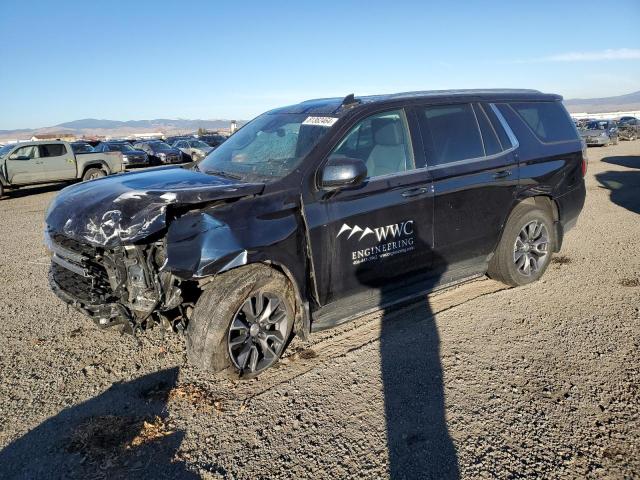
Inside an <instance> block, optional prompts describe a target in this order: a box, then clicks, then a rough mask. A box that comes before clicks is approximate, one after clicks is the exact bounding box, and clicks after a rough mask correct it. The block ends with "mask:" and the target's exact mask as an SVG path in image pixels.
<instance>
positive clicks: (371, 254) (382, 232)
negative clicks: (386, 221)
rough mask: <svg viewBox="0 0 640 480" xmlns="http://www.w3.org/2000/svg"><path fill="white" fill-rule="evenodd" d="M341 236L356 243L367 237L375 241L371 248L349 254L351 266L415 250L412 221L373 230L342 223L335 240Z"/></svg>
mask: <svg viewBox="0 0 640 480" xmlns="http://www.w3.org/2000/svg"><path fill="white" fill-rule="evenodd" d="M341 235H342V236H343V238H345V239H346V240H349V239H350V238H351V237H354V238H356V239H357V241H358V242H361V241H362V240H364V239H365V238H367V236H368V235H371V237H369V238H371V239H374V238H375V239H376V240H377V243H376V244H375V245H373V246H370V247H366V248H362V249H358V250H353V251H352V252H351V261H352V263H353V265H358V264H360V263H364V262H370V261H373V260H381V259H384V258H388V257H391V256H393V255H398V254H401V253H408V252H411V251H412V250H414V249H415V234H414V229H413V220H406V221H404V222H399V223H394V224H391V225H385V226H383V227H374V228H370V227H364V228H362V227H360V226H359V225H354V226H353V227H351V226H349V225H347V224H346V223H343V224H342V227H340V231H338V235H336V238H339V237H340V236H341Z"/></svg>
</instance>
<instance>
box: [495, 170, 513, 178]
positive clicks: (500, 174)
mask: <svg viewBox="0 0 640 480" xmlns="http://www.w3.org/2000/svg"><path fill="white" fill-rule="evenodd" d="M509 175H511V170H500V171H499V172H496V173H495V174H494V175H493V178H507V177H508V176H509Z"/></svg>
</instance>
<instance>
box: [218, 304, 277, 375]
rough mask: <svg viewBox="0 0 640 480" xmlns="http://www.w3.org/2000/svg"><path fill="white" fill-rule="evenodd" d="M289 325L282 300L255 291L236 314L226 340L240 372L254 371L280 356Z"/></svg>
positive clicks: (261, 369)
mask: <svg viewBox="0 0 640 480" xmlns="http://www.w3.org/2000/svg"><path fill="white" fill-rule="evenodd" d="M287 327H288V318H287V310H286V307H285V303H284V300H282V299H281V298H280V297H279V296H277V295H275V294H272V293H263V292H256V293H254V294H252V295H251V296H250V297H249V298H247V299H246V300H245V302H244V303H243V304H242V306H241V307H240V309H239V310H238V311H237V313H236V314H235V316H234V318H233V320H232V322H231V326H230V327H229V334H228V337H227V344H228V349H229V357H230V358H231V361H232V362H233V364H234V366H235V367H236V368H237V369H238V370H240V372H241V374H257V373H259V372H261V371H263V370H265V369H266V368H268V367H270V366H271V365H273V364H274V363H275V362H276V360H277V359H278V358H279V357H280V354H281V353H282V349H283V348H284V344H285V341H286V334H287Z"/></svg>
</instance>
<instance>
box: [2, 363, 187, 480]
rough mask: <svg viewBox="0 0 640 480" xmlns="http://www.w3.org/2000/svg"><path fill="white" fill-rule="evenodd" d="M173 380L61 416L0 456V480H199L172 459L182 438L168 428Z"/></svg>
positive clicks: (108, 394)
mask: <svg viewBox="0 0 640 480" xmlns="http://www.w3.org/2000/svg"><path fill="white" fill-rule="evenodd" d="M177 379H178V368H171V369H167V370H162V371H160V372H157V373H153V374H150V375H146V376H144V377H141V378H138V379H136V380H132V381H130V382H126V383H118V384H114V385H113V386H112V387H111V388H109V389H108V390H107V391H105V392H104V393H102V394H100V395H98V396H97V397H94V398H92V399H90V400H87V401H86V402H83V403H81V404H79V405H76V406H74V407H70V408H67V409H65V410H63V411H61V412H60V413H59V414H58V415H56V416H54V417H51V418H49V419H48V420H46V421H44V422H43V423H41V424H40V425H38V426H37V427H36V428H34V429H33V430H31V431H30V432H28V433H26V434H25V435H23V436H22V437H20V438H18V439H17V440H15V441H14V442H12V443H10V444H9V445H7V447H5V448H4V449H3V450H2V451H0V477H1V478H3V479H5V478H6V479H35V478H37V479H63V478H64V479H75V478H78V479H85V478H92V479H102V478H105V479H116V478H154V479H156V478H158V479H160V478H172V479H195V478H198V477H197V475H195V474H194V473H191V472H188V471H187V470H186V467H185V464H184V463H183V462H181V461H179V460H177V459H175V454H176V452H177V450H178V448H179V447H180V444H181V443H182V439H183V437H184V433H183V432H181V431H176V430H175V429H174V428H173V427H172V425H171V424H169V423H168V419H167V413H166V403H167V397H166V392H168V391H169V390H170V389H171V388H172V387H173V386H174V385H175V384H176V381H177ZM163 392H164V393H163Z"/></svg>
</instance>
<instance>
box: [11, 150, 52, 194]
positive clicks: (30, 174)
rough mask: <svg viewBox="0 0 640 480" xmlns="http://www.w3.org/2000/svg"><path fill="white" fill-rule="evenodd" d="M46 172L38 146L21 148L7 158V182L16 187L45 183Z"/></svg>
mask: <svg viewBox="0 0 640 480" xmlns="http://www.w3.org/2000/svg"><path fill="white" fill-rule="evenodd" d="M43 177H44V170H43V168H42V160H41V159H40V151H39V149H38V146H37V145H28V146H25V147H20V148H18V149H16V150H14V151H13V153H12V154H11V155H9V158H7V180H8V181H9V183H12V184H14V185H27V184H29V183H34V182H41V181H44V179H43Z"/></svg>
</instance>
